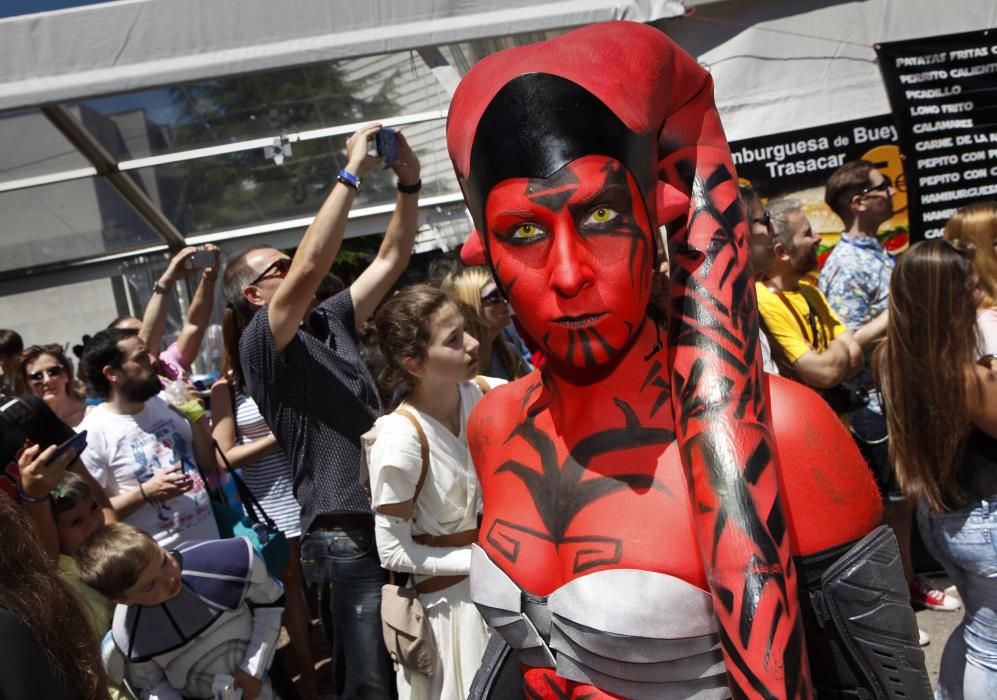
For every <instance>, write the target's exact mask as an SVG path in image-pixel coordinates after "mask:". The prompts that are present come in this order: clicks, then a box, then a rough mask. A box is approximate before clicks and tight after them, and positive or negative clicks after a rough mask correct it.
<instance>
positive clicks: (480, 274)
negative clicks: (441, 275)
mask: <svg viewBox="0 0 997 700" xmlns="http://www.w3.org/2000/svg"><path fill="white" fill-rule="evenodd" d="M494 281H495V280H494V278H493V277H492V273H491V271H490V270H489V269H488V268H487V267H484V266H482V265H474V266H471V267H465V268H464V269H462V270H458V271H457V272H451V273H450V274H449V275H447V276H446V278H445V279H444V280H443V283H442V284H441V285H440V288H441V289H442V290H443V291H444V292H446V293H447V294H449V295H450V297H451V298H453V299H455V300H456V301H458V302H460V303H462V304H465V305H467V306H468V307H470V308H471V309H473V310H474V313H475V314H476V315H477V317H478V324H476V325H477V326H478V327H480V328H482V329H484V332H483V333H482V334H481V337H479V336H475V339H476V340H477V341H478V342H479V343H481V345H480V347H479V348H478V371H479V373H481V374H486V375H487V374H488V373H489V369H490V368H491V364H492V353H493V352H494V353H495V355H496V356H498V358H499V362H501V363H502V366H503V367H504V368H505V371H506V374H508V376H509V379H510V380H511V379H519V378H520V377H522V376H523V375H525V374H526V371H525V369H526V368H525V366H524V363H523V362H522V359H521V358H520V357H519V353H518V352H517V351H515V350H513V349H512V348H510V347H509V345H508V344H507V343H506V342H505V338H504V337H503V334H502V332H501V331H500V332H498V333H497V334H496V335H495V338H494V340H492V341H491V346H490V347H488V346H489V343H488V339H487V338H486V337H484V336H485V335H486V334H487V327H488V326H487V324H486V323H485V322H484V312H483V310H482V306H481V290H483V289H484V288H485V286H486V285H488V284H489V283H491V282H494ZM467 331H468V332H469V333H471V334H472V335H473V327H472V325H471V324H468V328H467Z"/></svg>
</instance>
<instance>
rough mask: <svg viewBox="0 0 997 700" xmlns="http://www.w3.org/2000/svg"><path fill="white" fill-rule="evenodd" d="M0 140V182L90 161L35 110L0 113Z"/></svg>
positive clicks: (73, 168) (46, 173)
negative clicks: (0, 144) (0, 145)
mask: <svg viewBox="0 0 997 700" xmlns="http://www.w3.org/2000/svg"><path fill="white" fill-rule="evenodd" d="M0 143H2V144H3V150H0V182H7V181H10V180H19V179H21V178H25V177H35V176H36V175H49V174H52V173H57V172H60V171H63V170H75V169H76V168H85V167H87V166H88V165H90V163H88V162H87V160H86V158H84V157H83V156H82V155H81V154H80V152H79V151H77V150H76V149H75V148H73V146H72V144H70V143H69V141H67V140H66V139H65V137H63V135H62V134H61V133H59V130H58V129H56V128H55V127H54V126H52V123H51V122H50V121H49V120H48V119H46V118H45V115H44V114H42V113H41V112H39V111H38V110H31V111H26V112H16V113H9V112H8V113H6V114H3V115H0Z"/></svg>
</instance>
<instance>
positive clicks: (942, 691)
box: [917, 496, 997, 700]
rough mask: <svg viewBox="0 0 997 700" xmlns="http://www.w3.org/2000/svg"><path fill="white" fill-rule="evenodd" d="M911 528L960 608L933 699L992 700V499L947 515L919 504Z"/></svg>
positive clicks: (995, 520)
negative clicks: (963, 609)
mask: <svg viewBox="0 0 997 700" xmlns="http://www.w3.org/2000/svg"><path fill="white" fill-rule="evenodd" d="M917 524H918V527H919V528H920V529H921V537H922V539H923V540H924V544H925V546H926V547H927V548H928V551H929V552H930V553H931V555H932V556H933V557H935V559H937V560H938V562H939V563H940V564H941V565H942V566H944V567H945V571H946V572H947V573H948V575H949V576H950V577H951V578H952V582H953V583H954V584H955V587H956V589H958V591H959V595H960V596H962V602H963V605H965V606H966V614H965V616H964V617H963V620H962V622H961V623H960V624H959V626H958V627H956V629H955V630H954V631H953V632H952V636H950V637H949V640H948V642H947V643H946V644H945V651H944V652H943V654H942V666H941V672H940V674H939V678H938V689H937V691H936V693H935V697H936V698H939V699H940V700H949V699H952V700H962V699H963V698H965V699H966V700H977V698H979V700H983V699H984V698H987V699H988V700H992V699H993V698H997V496H994V497H993V498H992V499H990V500H984V501H977V502H975V503H972V504H970V505H969V506H967V507H965V508H963V509H961V510H957V511H952V512H950V513H935V512H932V511H931V510H930V509H929V508H928V507H927V505H926V504H925V503H922V504H921V506H920V507H919V508H918V510H917Z"/></svg>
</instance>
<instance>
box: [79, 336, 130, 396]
mask: <svg viewBox="0 0 997 700" xmlns="http://www.w3.org/2000/svg"><path fill="white" fill-rule="evenodd" d="M137 335H138V331H136V330H134V329H131V328H105V329H104V330H102V331H100V332H98V333H97V334H96V335H95V336H94V337H93V338H91V339H90V342H89V343H87V345H86V347H84V348H83V357H82V358H80V372H81V373H82V375H83V380H84V381H85V382H86V384H87V387H88V388H89V389H90V391H91V392H92V393H93V394H95V395H97V396H100V397H102V398H107V396H108V394H110V393H111V382H109V381H108V379H107V377H105V376H104V368H105V367H108V366H110V367H121V363H122V362H123V361H124V359H125V353H124V351H123V350H122V349H121V348H120V347H119V346H118V343H120V342H121V341H122V340H124V339H125V338H132V337H135V336H137Z"/></svg>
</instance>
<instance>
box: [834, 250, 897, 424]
mask: <svg viewBox="0 0 997 700" xmlns="http://www.w3.org/2000/svg"><path fill="white" fill-rule="evenodd" d="M894 265H896V261H895V260H894V259H893V256H892V255H891V254H890V253H888V252H887V251H886V250H885V249H884V248H883V246H882V245H881V244H880V242H879V241H878V240H877V239H876V238H874V237H872V236H862V235H858V236H851V235H849V234H847V233H842V234H841V240H840V241H839V242H838V245H836V246H834V249H833V250H832V251H831V254H830V255H829V256H828V258H827V262H826V263H824V268H823V269H822V270H821V271H820V280H819V282H818V286H819V287H820V291H822V292H824V296H826V297H827V301H828V303H829V304H830V305H831V308H832V309H834V312H835V313H836V314H838V316H839V317H840V318H841V320H842V321H844V322H845V325H846V326H848V330H850V331H851V332H852V333H854V332H855V331H856V330H857V329H859V328H861V327H862V326H864V325H865V324H867V323H868V322H869V321H871V320H872V319H874V318H876V316H878V315H879V314H881V313H882V312H884V311H886V308H887V306H888V305H889V297H890V275H891V274H892V272H893V267H894ZM868 370H869V357H868V355H867V356H866V369H865V370H864V371H863V373H862V375H860V379H862V380H863V384H866V385H867V386H868V387H869V388H871V387H872V385H873V383H872V377H871V374H870V373H869V371H868ZM869 399H870V400H869V408H870V409H871V410H872V411H875V412H876V413H880V414H881V413H882V412H883V411H882V408H881V407H880V404H879V396H878V394H876V393H875V392H874V393H872V394H871V395H870V397H869Z"/></svg>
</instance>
